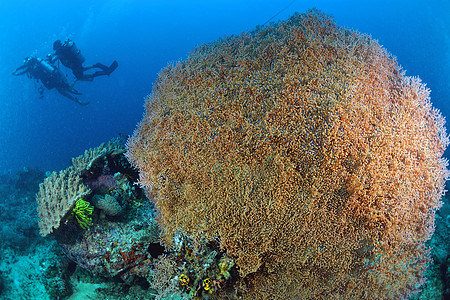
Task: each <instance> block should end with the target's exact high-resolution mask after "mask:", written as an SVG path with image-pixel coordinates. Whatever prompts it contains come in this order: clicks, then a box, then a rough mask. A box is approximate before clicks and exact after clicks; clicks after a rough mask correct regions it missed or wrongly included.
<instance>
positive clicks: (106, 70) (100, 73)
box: [91, 61, 119, 78]
mask: <svg viewBox="0 0 450 300" xmlns="http://www.w3.org/2000/svg"><path fill="white" fill-rule="evenodd" d="M118 66H119V64H118V63H117V61H113V63H112V64H111V65H110V66H109V67H107V66H105V65H104V64H101V63H96V64H95V65H94V66H93V67H94V68H98V69H101V71H97V72H95V73H94V74H91V76H92V78H94V77H98V76H103V75H108V76H109V74H111V73H112V72H114V70H115V69H117V67H118Z"/></svg>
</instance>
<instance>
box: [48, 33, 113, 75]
mask: <svg viewBox="0 0 450 300" xmlns="http://www.w3.org/2000/svg"><path fill="white" fill-rule="evenodd" d="M53 50H55V52H54V53H53V54H49V57H50V58H49V61H50V62H52V63H53V62H55V61H57V60H59V61H60V62H61V63H62V64H63V65H64V66H65V67H67V68H69V69H71V70H72V73H73V75H75V77H76V80H83V81H92V80H94V77H97V76H102V75H108V76H109V74H111V73H112V72H113V71H114V70H115V69H116V68H117V66H118V65H119V64H118V63H117V61H113V63H112V64H111V66H109V67H107V66H105V65H103V64H101V63H96V64H95V65H92V66H83V63H84V61H85V58H84V57H83V55H81V52H80V50H79V49H78V48H77V46H76V45H75V43H74V42H73V41H71V40H70V39H67V40H66V41H65V42H64V43H62V42H61V41H60V40H56V41H55V42H54V43H53ZM94 68H97V69H100V70H101V71H96V72H95V73H93V74H84V72H85V71H86V70H89V69H94Z"/></svg>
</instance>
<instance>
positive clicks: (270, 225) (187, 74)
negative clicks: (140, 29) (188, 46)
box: [127, 10, 448, 299]
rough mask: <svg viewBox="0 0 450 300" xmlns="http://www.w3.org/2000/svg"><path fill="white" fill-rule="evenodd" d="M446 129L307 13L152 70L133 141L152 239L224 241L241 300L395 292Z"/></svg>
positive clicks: (413, 86) (415, 278) (426, 231)
mask: <svg viewBox="0 0 450 300" xmlns="http://www.w3.org/2000/svg"><path fill="white" fill-rule="evenodd" d="M447 143H448V139H447V135H446V133H445V130H444V120H443V117H442V116H441V115H440V113H439V112H438V111H437V110H436V109H434V108H433V107H432V106H431V104H430V100H429V91H428V90H427V89H426V88H425V86H424V85H423V84H422V83H421V82H420V80H419V79H418V78H410V77H407V76H405V74H404V72H403V71H402V70H401V68H400V67H399V66H398V64H397V62H396V60H395V59H394V58H392V56H391V55H390V54H389V53H388V52H387V51H386V50H384V49H383V48H382V47H381V46H380V45H379V44H378V43H377V41H375V40H373V39H372V38H371V37H370V36H367V35H363V34H360V33H357V32H355V31H351V30H347V29H344V28H341V27H339V26H338V25H337V24H336V23H335V22H334V20H333V19H332V18H330V17H329V16H326V15H324V14H322V13H321V12H319V11H317V10H311V11H308V12H307V13H306V14H296V15H294V16H293V17H291V18H290V19H288V20H287V21H284V22H279V23H275V24H272V25H270V26H267V27H258V28H257V29H255V30H254V31H251V32H247V33H242V34H240V35H238V36H232V37H229V38H225V39H221V40H218V41H216V42H213V43H210V44H206V45H202V46H200V47H198V48H197V49H195V50H194V51H193V52H192V53H191V54H190V55H189V57H188V59H187V60H186V61H182V62H178V63H176V64H171V65H169V66H168V67H167V68H165V69H164V70H163V71H161V73H160V75H159V78H158V80H157V82H156V83H155V85H154V87H153V92H152V94H151V96H150V97H149V98H148V99H147V103H146V115H145V116H144V118H143V120H142V121H141V123H140V124H139V127H138V128H137V130H136V131H135V133H134V135H133V137H132V138H131V139H130V140H129V142H128V153H127V155H128V158H129V159H130V160H131V162H132V163H133V165H134V166H136V167H137V168H138V169H139V171H140V174H141V181H140V183H141V185H142V186H143V187H144V188H146V190H147V192H148V193H149V194H150V193H151V194H152V195H153V196H154V201H155V204H156V207H157V209H158V210H159V219H158V221H159V223H160V225H161V226H162V228H163V234H162V238H163V241H164V243H165V244H166V245H167V246H168V247H170V245H171V243H172V239H173V235H174V233H175V232H176V231H181V232H184V233H185V234H187V235H188V236H190V237H192V238H194V239H198V240H199V239H200V238H201V237H204V238H206V239H208V240H211V239H216V238H218V239H219V240H220V243H221V247H222V248H223V249H224V250H225V251H226V252H227V256H229V257H230V258H232V259H233V260H234V261H235V262H236V266H237V267H238V270H239V278H238V282H237V283H236V289H237V291H238V293H239V294H240V295H242V296H243V297H244V298H248V299H264V298H266V299H294V298H296V299H397V298H399V297H405V296H407V295H408V294H410V293H411V292H412V291H414V290H415V289H416V288H417V287H418V286H419V285H420V284H421V283H422V278H423V273H424V270H425V268H426V264H427V263H428V262H429V256H428V249H427V248H426V246H425V242H426V241H427V240H428V239H429V238H430V237H431V234H432V232H433V228H434V219H435V212H436V210H437V209H438V208H439V206H440V201H439V199H440V197H441V196H442V193H443V187H444V182H445V179H446V177H447V170H446V166H447V163H446V161H445V160H444V159H443V158H442V155H443V152H444V150H445V147H446V146H447Z"/></svg>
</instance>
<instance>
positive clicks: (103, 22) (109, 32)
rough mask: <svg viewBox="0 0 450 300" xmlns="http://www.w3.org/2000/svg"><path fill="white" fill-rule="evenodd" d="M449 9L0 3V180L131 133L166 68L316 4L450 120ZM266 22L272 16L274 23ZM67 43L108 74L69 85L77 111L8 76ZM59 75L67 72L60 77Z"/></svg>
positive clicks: (59, 164) (62, 162) (116, 0)
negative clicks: (368, 39) (363, 36)
mask: <svg viewBox="0 0 450 300" xmlns="http://www.w3.org/2000/svg"><path fill="white" fill-rule="evenodd" d="M449 3H450V2H449V1H446V0H434V1H403V0H402V1H384V0H383V1H351V0H345V1H324V0H322V1H314V2H306V1H288V0H286V1H271V0H261V1H257V0H249V1H236V0H234V1H225V0H219V1H196V0H193V1H144V0H141V1H137V0H135V1H132V0H129V1H120V0H110V1H106V0H104V1H102V0H98V1H86V0H79V1H56V0H41V1H29V0H16V1H12V0H11V1H10V0H3V1H1V2H0V41H1V44H0V45H1V46H0V78H1V80H0V103H1V109H0V157H1V159H0V173H3V172H8V170H9V171H10V172H14V171H15V170H21V169H22V168H23V167H25V166H27V167H37V168H39V169H41V170H43V171H52V170H59V169H63V168H65V167H67V166H68V165H69V163H70V160H71V158H72V157H73V156H77V155H80V154H81V153H83V152H84V150H85V149H87V148H91V147H96V146H98V145H99V144H100V143H102V142H105V141H108V140H109V139H111V138H112V137H114V136H117V134H119V133H123V134H125V135H128V134H131V133H132V132H133V130H134V128H135V127H136V125H137V123H138V121H139V120H140V118H141V117H142V114H143V104H144V98H145V97H146V96H147V95H148V94H149V93H150V92H151V88H152V84H153V83H154V81H155V79H156V76H157V74H158V72H159V70H161V68H163V67H165V66H166V65H167V63H168V62H173V61H177V60H181V59H184V58H186V56H187V55H188V53H189V52H190V51H191V50H193V49H194V47H195V46H196V45H200V44H202V43H207V42H211V41H214V40H216V39H218V38H221V37H224V36H227V35H231V34H239V33H240V32H242V31H246V30H252V29H253V28H255V27H256V26H257V25H261V24H264V23H265V22H266V21H268V20H270V19H271V18H272V17H273V19H271V20H272V21H278V20H281V19H287V18H288V17H289V16H291V15H292V14H293V13H294V12H296V11H298V12H304V11H305V10H306V9H308V8H312V7H316V8H318V9H320V10H322V11H323V12H325V13H327V14H331V15H333V16H334V17H335V19H336V20H337V22H338V24H339V25H341V26H346V27H349V28H352V29H356V30H358V31H360V32H364V33H369V34H371V35H372V36H373V37H374V38H375V39H377V40H379V42H380V43H381V44H382V45H384V47H385V48H386V49H388V51H390V52H391V53H392V54H393V55H395V56H397V58H398V61H399V62H400V64H401V65H402V66H403V67H404V69H406V70H407V75H410V76H417V75H418V76H420V78H422V80H423V81H424V82H426V83H427V85H428V87H429V88H430V89H431V90H432V93H431V97H432V102H433V104H434V106H435V107H438V108H439V109H440V110H441V111H442V112H443V114H444V115H446V116H447V115H449V114H450V104H448V101H450V99H449V95H448V91H449V90H450V4H449ZM274 16H275V17H274ZM66 38H70V39H72V40H73V41H75V43H76V44H77V46H78V47H79V48H80V49H81V52H82V54H83V56H84V57H85V58H86V64H94V63H97V62H101V63H104V64H106V65H109V64H110V63H111V62H112V61H113V60H117V61H118V63H119V67H118V69H117V70H116V71H115V72H114V73H112V74H111V76H110V77H98V78H96V79H95V80H94V81H93V82H78V83H77V84H76V88H77V89H78V90H79V91H80V92H82V93H83V95H82V96H80V99H81V100H83V101H90V104H89V105H87V106H80V105H78V104H76V103H74V102H72V101H69V100H67V99H66V98H64V97H62V96H61V95H59V94H58V93H57V92H56V91H55V90H50V91H45V93H44V98H43V99H40V98H39V93H38V91H37V88H38V86H39V85H38V84H36V83H35V82H34V81H33V80H30V79H29V78H27V77H26V76H19V77H16V76H12V75H11V72H12V71H13V70H14V69H15V68H16V67H18V66H20V65H21V64H22V62H23V59H24V58H25V57H26V56H29V55H37V56H40V57H44V56H45V55H47V54H48V53H50V52H52V44H53V41H55V40H56V39H61V40H65V39H66ZM66 73H67V74H68V75H69V77H70V76H71V74H70V72H66Z"/></svg>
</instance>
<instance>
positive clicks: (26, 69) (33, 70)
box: [12, 56, 89, 105]
mask: <svg viewBox="0 0 450 300" xmlns="http://www.w3.org/2000/svg"><path fill="white" fill-rule="evenodd" d="M23 74H27V76H28V78H33V79H36V80H40V81H41V82H42V84H43V85H44V86H45V87H46V88H47V89H49V90H51V89H53V88H55V89H56V90H57V91H58V92H59V93H60V94H61V95H63V96H64V97H66V98H68V99H70V100H72V101H75V102H77V103H78V104H80V105H86V104H89V102H83V101H80V100H78V99H77V98H76V97H75V96H73V95H81V93H79V92H78V91H77V90H76V89H74V88H73V86H71V85H69V83H68V81H67V79H66V76H65V75H64V74H63V73H62V72H61V71H60V70H59V69H58V68H56V67H55V66H54V65H52V64H51V63H50V62H49V61H47V60H44V59H42V58H37V57H34V56H31V57H26V58H25V60H24V63H23V65H22V66H20V67H18V68H17V69H15V70H14V71H13V72H12V75H23ZM39 93H40V94H41V96H42V93H43V88H42V87H40V89H39Z"/></svg>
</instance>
